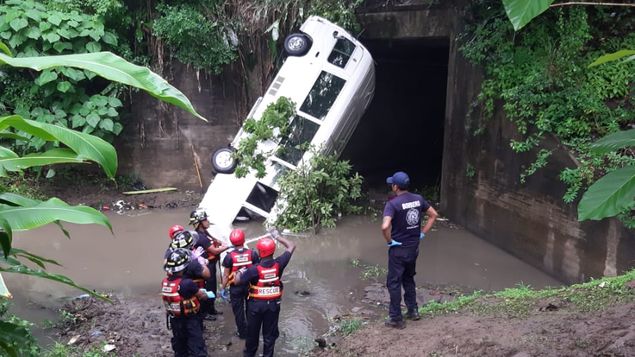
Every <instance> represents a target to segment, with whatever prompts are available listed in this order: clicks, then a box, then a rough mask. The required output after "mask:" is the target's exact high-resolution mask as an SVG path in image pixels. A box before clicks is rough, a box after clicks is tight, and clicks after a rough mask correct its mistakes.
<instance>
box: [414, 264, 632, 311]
mask: <svg viewBox="0 0 635 357" xmlns="http://www.w3.org/2000/svg"><path fill="white" fill-rule="evenodd" d="M634 279H635V270H631V271H629V272H627V273H625V274H623V275H620V276H616V277H605V278H602V279H597V280H591V281H589V282H586V283H582V284H574V285H571V286H565V287H561V288H546V289H542V290H534V289H531V288H530V287H529V286H527V285H523V284H519V285H518V286H517V287H515V288H508V289H504V290H502V291H499V292H494V293H490V294H483V293H482V292H480V291H477V292H475V293H472V294H470V295H463V296H460V297H458V298H456V299H455V300H453V301H449V302H447V303H437V302H430V303H427V304H426V305H424V306H422V307H420V308H419V313H421V314H422V315H433V316H434V315H442V314H448V313H456V312H459V311H469V312H473V313H476V314H480V315H490V316H491V315H495V316H501V315H502V316H507V317H524V316H527V315H528V314H529V313H530V312H532V311H536V310H538V309H539V308H540V307H544V306H545V305H547V302H550V301H555V302H556V304H558V302H559V301H563V302H565V303H566V305H567V309H571V310H573V311H581V312H590V311H599V310H601V309H603V308H605V307H607V306H611V305H613V304H616V303H622V302H629V301H635V292H634V291H633V289H631V288H630V287H628V286H627V283H628V282H630V281H633V280H634Z"/></svg>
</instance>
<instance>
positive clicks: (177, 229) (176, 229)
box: [168, 224, 185, 239]
mask: <svg viewBox="0 0 635 357" xmlns="http://www.w3.org/2000/svg"><path fill="white" fill-rule="evenodd" d="M184 230H185V227H183V226H181V225H179V224H175V225H173V226H172V227H170V230H169V231H168V236H169V237H170V239H173V238H174V235H175V234H177V233H179V232H183V231H184Z"/></svg>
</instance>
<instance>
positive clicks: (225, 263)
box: [223, 247, 260, 269]
mask: <svg viewBox="0 0 635 357" xmlns="http://www.w3.org/2000/svg"><path fill="white" fill-rule="evenodd" d="M245 249H247V248H244V247H243V248H240V249H237V250H238V251H239V252H242V251H243V250H245ZM251 262H252V264H258V263H259V262H260V257H259V256H258V253H257V252H256V250H255V249H252V250H251ZM223 266H224V267H225V268H229V269H231V268H232V267H233V266H234V264H233V261H232V257H231V251H230V252H229V253H227V255H225V259H223Z"/></svg>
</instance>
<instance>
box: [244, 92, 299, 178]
mask: <svg viewBox="0 0 635 357" xmlns="http://www.w3.org/2000/svg"><path fill="white" fill-rule="evenodd" d="M294 115H295V104H294V103H293V102H292V101H291V100H290V99H289V98H287V97H280V98H278V100H277V101H276V102H275V103H271V104H269V105H268V106H267V108H266V109H265V110H264V112H263V113H262V116H261V117H260V119H254V118H248V119H247V120H245V123H244V124H243V131H244V132H245V133H246V134H247V135H246V136H245V137H244V138H242V139H241V140H240V142H239V143H238V145H237V147H236V151H235V152H234V159H236V161H237V162H238V166H237V167H236V176H237V177H245V176H247V174H249V173H250V172H251V171H252V170H254V171H255V174H256V177H258V178H262V177H264V176H265V174H266V172H265V162H266V160H267V159H268V158H269V157H270V156H271V155H273V154H274V153H275V151H276V150H278V148H277V146H276V145H275V144H276V143H279V142H280V141H281V140H282V138H284V137H286V136H287V134H288V131H289V122H290V120H291V118H293V116H294ZM272 143H273V144H274V145H267V144H272Z"/></svg>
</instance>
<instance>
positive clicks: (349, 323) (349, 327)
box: [339, 318, 363, 336]
mask: <svg viewBox="0 0 635 357" xmlns="http://www.w3.org/2000/svg"><path fill="white" fill-rule="evenodd" d="M362 325H363V323H362V320H360V319H355V318H352V319H346V320H342V321H341V322H340V325H339V331H340V333H341V334H342V335H344V336H348V335H350V334H352V333H353V332H355V331H357V330H359V329H360V328H361V327H362Z"/></svg>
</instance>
